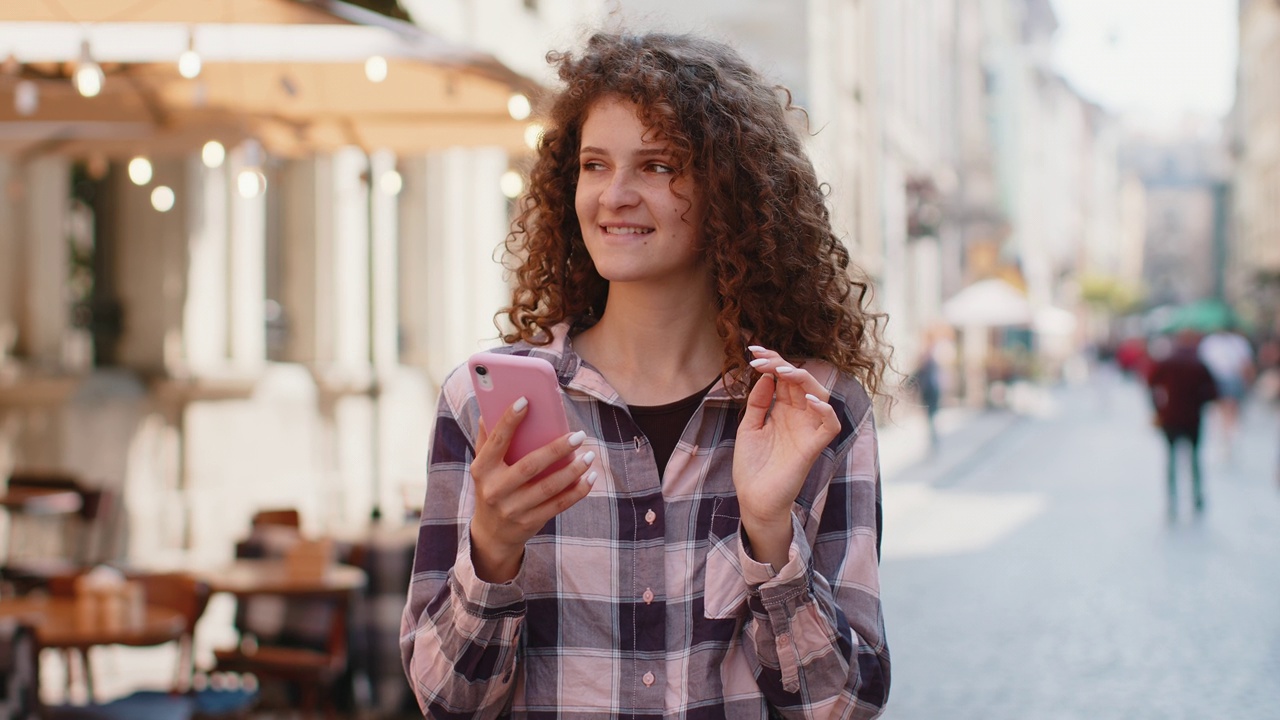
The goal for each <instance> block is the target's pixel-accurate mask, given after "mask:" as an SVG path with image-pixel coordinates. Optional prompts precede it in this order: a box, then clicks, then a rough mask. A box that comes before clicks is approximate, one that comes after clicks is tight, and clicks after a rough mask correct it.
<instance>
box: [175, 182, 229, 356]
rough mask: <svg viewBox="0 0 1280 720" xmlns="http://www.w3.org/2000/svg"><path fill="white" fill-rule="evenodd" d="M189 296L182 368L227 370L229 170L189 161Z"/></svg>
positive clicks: (185, 307)
mask: <svg viewBox="0 0 1280 720" xmlns="http://www.w3.org/2000/svg"><path fill="white" fill-rule="evenodd" d="M187 177H188V187H189V191H188V193H187V195H188V197H187V198H185V202H186V203H187V208H188V211H187V225H188V231H187V253H188V256H189V258H190V262H189V263H188V264H187V267H186V277H187V295H186V303H185V304H184V306H183V320H182V326H183V334H182V339H183V342H184V344H185V350H186V353H185V354H186V364H187V367H188V368H189V369H190V370H191V372H192V373H194V374H196V375H209V374H213V373H216V372H221V371H223V370H225V369H226V366H227V363H228V359H229V357H230V339H229V337H228V330H229V323H228V321H229V319H230V317H229V313H228V309H229V303H230V297H231V291H232V287H231V283H230V277H229V266H228V261H229V260H230V252H229V247H230V231H231V225H230V220H231V212H230V206H229V203H230V201H231V195H232V194H233V193H234V192H235V189H234V188H233V187H231V185H230V181H229V175H228V169H227V166H226V165H225V164H224V165H222V166H221V167H217V168H206V167H205V166H204V163H202V162H201V161H200V160H199V159H198V158H194V157H193V158H191V159H190V160H188V162H187Z"/></svg>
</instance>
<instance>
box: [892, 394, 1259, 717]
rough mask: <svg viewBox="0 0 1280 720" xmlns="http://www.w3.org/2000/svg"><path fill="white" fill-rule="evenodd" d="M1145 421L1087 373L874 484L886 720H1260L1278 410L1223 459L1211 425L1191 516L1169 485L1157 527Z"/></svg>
mask: <svg viewBox="0 0 1280 720" xmlns="http://www.w3.org/2000/svg"><path fill="white" fill-rule="evenodd" d="M1150 418H1151V406H1150V402H1149V400H1148V399H1147V397H1146V396H1145V390H1144V389H1143V388H1142V387H1141V386H1139V385H1138V384H1136V383H1134V382H1132V381H1125V380H1121V379H1120V378H1119V377H1117V376H1114V375H1113V374H1111V373H1106V372H1104V373H1103V374H1102V376H1101V377H1094V378H1092V379H1090V380H1089V381H1088V382H1086V383H1083V384H1080V385H1070V386H1064V387H1060V388H1056V389H1054V390H1052V391H1050V392H1048V393H1047V395H1046V397H1045V399H1044V404H1043V406H1042V408H1041V409H1040V411H1039V412H1037V413H1036V414H1034V415H1029V416H1025V417H1019V418H1017V419H1015V420H1008V419H1000V420H998V421H999V422H1004V423H1009V424H1006V425H1005V426H1004V427H1005V428H1006V429H1004V430H1003V431H1002V432H1001V433H1000V434H999V435H995V436H991V435H990V434H989V433H986V432H984V430H985V429H984V428H983V427H982V423H981V422H974V423H970V424H969V426H967V427H957V428H954V429H953V430H952V431H951V432H950V433H948V434H947V435H944V438H943V443H942V449H941V452H940V453H939V454H938V456H937V457H936V458H935V459H933V460H926V461H924V462H922V463H919V464H914V465H911V466H908V467H905V468H902V469H901V470H900V471H897V472H886V476H885V490H884V496H885V525H886V534H885V540H884V549H883V552H884V559H883V563H882V566H881V569H882V577H881V581H882V584H883V591H884V603H885V613H886V615H887V618H886V619H887V622H888V625H889V629H890V634H889V642H890V647H891V648H892V650H893V663H894V664H893V672H894V678H893V691H892V697H891V700H890V704H889V711H888V712H887V713H886V714H885V717H886V718H892V719H893V720H934V719H938V718H947V719H948V720H964V719H969V718H972V719H974V720H978V719H982V720H1023V719H1026V718H1036V719H1037V720H1041V719H1046V720H1051V719H1058V718H1063V719H1066V718H1072V719H1076V718H1090V719H1091V720H1092V719H1110V718H1115V719H1116V720H1120V719H1122V718H1123V719H1125V720H1132V719H1135V718H1150V719H1151V720H1157V719H1158V720H1178V719H1183V718H1185V719H1186V720H1199V719H1202V718H1233V719H1245V718H1249V719H1257V720H1262V719H1263V718H1270V717H1273V716H1274V714H1275V712H1276V708H1277V707H1280V683H1278V682H1277V681H1276V678H1277V677H1280V613H1278V612H1277V611H1276V598H1277V594H1278V593H1280V493H1278V492H1277V490H1278V489H1280V488H1278V486H1277V481H1278V478H1277V470H1276V464H1275V462H1276V453H1277V449H1276V438H1277V437H1278V436H1280V422H1278V420H1277V408H1276V407H1275V406H1274V405H1268V404H1266V403H1263V402H1255V403H1252V404H1251V405H1249V406H1248V408H1247V410H1246V412H1245V421H1244V423H1243V426H1242V430H1243V432H1242V433H1241V434H1240V436H1239V437H1238V438H1237V439H1236V444H1235V446H1234V450H1233V452H1232V454H1231V455H1230V456H1229V457H1228V456H1227V454H1226V453H1225V452H1224V449H1223V445H1222V438H1221V435H1220V433H1219V432H1218V428H1217V426H1216V425H1214V424H1212V423H1210V425H1209V427H1208V433H1207V441H1206V463H1205V464H1206V483H1207V485H1206V496H1207V509H1206V511H1205V513H1204V515H1203V516H1195V515H1193V513H1192V510H1191V503H1190V496H1189V489H1188V488H1187V487H1186V486H1185V485H1184V486H1183V488H1181V490H1182V494H1181V501H1182V502H1181V506H1180V507H1179V511H1178V514H1177V516H1176V518H1175V519H1172V520H1171V519H1170V518H1169V515H1168V513H1167V512H1166V495H1165V475H1164V462H1165V449H1164V440H1163V438H1161V437H1160V436H1159V435H1158V433H1157V432H1156V430H1155V429H1154V428H1153V427H1152V426H1151V422H1150ZM993 420H995V419H992V418H988V419H986V420H985V422H991V421H993ZM1184 480H1185V478H1184Z"/></svg>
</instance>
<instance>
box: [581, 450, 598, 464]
mask: <svg viewBox="0 0 1280 720" xmlns="http://www.w3.org/2000/svg"><path fill="white" fill-rule="evenodd" d="M595 461H596V454H595V453H594V452H592V451H590V450H588V451H587V454H586V455H583V456H582V462H584V463H586V464H587V467H591V463H593V462H595Z"/></svg>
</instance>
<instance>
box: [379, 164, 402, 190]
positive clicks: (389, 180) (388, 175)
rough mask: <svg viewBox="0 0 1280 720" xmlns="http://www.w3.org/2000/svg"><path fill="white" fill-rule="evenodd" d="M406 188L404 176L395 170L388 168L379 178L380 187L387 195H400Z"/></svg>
mask: <svg viewBox="0 0 1280 720" xmlns="http://www.w3.org/2000/svg"><path fill="white" fill-rule="evenodd" d="M402 188H404V178H402V177H400V173H398V172H396V171H395V170H388V171H386V172H384V173H382V176H381V177H379V178H378V189H380V190H382V192H383V193H385V194H387V195H399V194H400V190H401V189H402Z"/></svg>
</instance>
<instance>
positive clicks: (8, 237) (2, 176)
mask: <svg viewBox="0 0 1280 720" xmlns="http://www.w3.org/2000/svg"><path fill="white" fill-rule="evenodd" d="M19 192H21V190H20V188H19V186H18V184H17V180H16V178H15V175H14V170H13V163H12V162H11V161H10V160H9V158H7V157H3V156H0V367H3V366H4V365H5V363H6V362H7V361H8V359H9V356H10V355H11V354H12V353H13V348H14V344H15V343H17V341H18V276H19V273H18V268H19V265H20V263H21V253H19V251H18V238H19V237H20V236H21V230H20V229H19V227H18V225H19V223H20V222H21V217H20V214H19V208H20V207H21V205H20V198H19V197H18V193H19Z"/></svg>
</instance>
